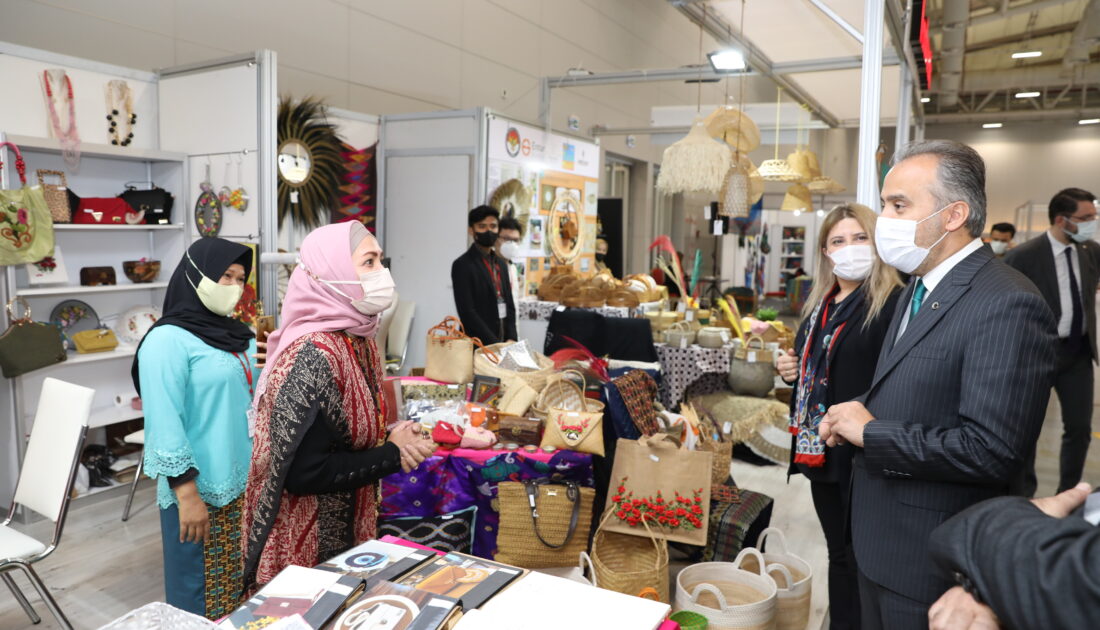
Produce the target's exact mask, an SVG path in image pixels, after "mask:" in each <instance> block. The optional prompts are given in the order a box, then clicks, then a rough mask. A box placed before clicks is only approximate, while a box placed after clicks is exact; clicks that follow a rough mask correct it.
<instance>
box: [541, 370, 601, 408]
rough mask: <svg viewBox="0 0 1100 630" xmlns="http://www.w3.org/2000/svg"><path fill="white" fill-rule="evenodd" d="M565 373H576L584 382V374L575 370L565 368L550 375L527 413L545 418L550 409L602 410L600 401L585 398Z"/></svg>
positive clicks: (582, 392)
mask: <svg viewBox="0 0 1100 630" xmlns="http://www.w3.org/2000/svg"><path fill="white" fill-rule="evenodd" d="M567 374H573V375H576V376H578V377H580V379H581V382H582V383H583V382H584V375H583V374H581V373H580V372H578V371H576V370H565V371H563V372H559V373H557V374H554V375H553V376H551V377H550V378H549V379H548V380H547V383H546V386H545V387H543V388H542V391H540V392H539V397H538V398H536V399H535V402H534V404H532V405H531V409H530V410H529V414H530V416H531V417H532V418H538V419H540V420H545V419H546V418H547V417H548V416H549V415H550V410H551V409H562V410H565V411H589V412H592V413H596V412H598V411H603V410H604V404H603V403H602V402H600V401H598V400H593V399H590V398H586V397H585V395H584V390H583V389H581V387H580V386H578V385H577V384H576V383H574V382H573V381H572V380H570V379H568V378H566V375H567Z"/></svg>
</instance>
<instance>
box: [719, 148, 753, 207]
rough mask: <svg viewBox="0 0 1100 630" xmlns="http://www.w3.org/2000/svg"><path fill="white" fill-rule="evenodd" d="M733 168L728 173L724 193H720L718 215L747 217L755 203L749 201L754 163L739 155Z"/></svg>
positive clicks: (723, 188)
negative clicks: (751, 170)
mask: <svg viewBox="0 0 1100 630" xmlns="http://www.w3.org/2000/svg"><path fill="white" fill-rule="evenodd" d="M737 158H738V159H736V160H734V164H733V166H732V167H731V168H730V170H729V172H728V173H726V181H725V183H724V184H722V191H721V192H720V193H718V215H719V216H723V217H747V216H749V210H750V209H751V206H752V204H753V202H751V201H749V197H750V195H751V190H750V189H751V188H752V182H751V180H750V179H749V172H750V171H749V167H751V166H752V162H749V160H748V158H746V157H744V156H742V155H740V154H739V155H738V156H737Z"/></svg>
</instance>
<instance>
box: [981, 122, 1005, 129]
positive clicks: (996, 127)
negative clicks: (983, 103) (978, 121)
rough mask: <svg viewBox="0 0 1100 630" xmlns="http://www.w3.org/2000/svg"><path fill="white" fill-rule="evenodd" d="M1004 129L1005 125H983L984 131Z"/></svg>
mask: <svg viewBox="0 0 1100 630" xmlns="http://www.w3.org/2000/svg"><path fill="white" fill-rule="evenodd" d="M1001 127H1004V123H985V124H984V125H982V129H1000V128H1001Z"/></svg>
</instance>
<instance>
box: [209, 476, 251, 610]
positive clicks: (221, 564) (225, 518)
mask: <svg viewBox="0 0 1100 630" xmlns="http://www.w3.org/2000/svg"><path fill="white" fill-rule="evenodd" d="M243 503H244V498H243V497H237V498H236V499H234V500H233V501H231V502H230V503H229V504H228V505H226V506H224V507H220V508H215V507H211V508H210V537H209V538H208V539H207V541H206V544H205V546H204V548H203V563H204V566H205V574H206V616H207V617H208V618H210V619H220V618H222V617H224V616H226V615H228V614H229V613H231V612H233V610H234V609H236V608H237V604H239V603H240V595H241V588H242V586H243V584H242V583H241V569H242V566H243V565H242V563H241V506H242V504H243Z"/></svg>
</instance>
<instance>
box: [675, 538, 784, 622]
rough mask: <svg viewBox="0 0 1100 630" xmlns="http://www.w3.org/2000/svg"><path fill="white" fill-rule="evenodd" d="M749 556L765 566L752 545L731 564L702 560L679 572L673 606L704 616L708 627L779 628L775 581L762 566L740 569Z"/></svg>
mask: <svg viewBox="0 0 1100 630" xmlns="http://www.w3.org/2000/svg"><path fill="white" fill-rule="evenodd" d="M746 556H754V557H755V559H756V562H757V565H758V566H761V567H763V565H764V558H763V557H762V556H761V555H760V552H759V551H757V550H756V549H752V548H749V549H742V550H741V553H739V554H738V555H737V559H736V560H734V561H733V562H732V563H731V562H701V563H699V564H693V565H691V566H689V567H687V568H685V569H684V570H683V571H680V575H678V576H677V577H676V601H675V602H674V603H673V608H674V609H675V610H688V611H691V612H695V613H699V614H701V615H703V616H704V617H706V618H707V620H708V622H709V623H708V625H707V628H708V629H709V630H776V626H775V622H776V614H777V611H778V603H777V600H776V596H777V592H778V589H777V588H776V586H775V581H774V580H772V578H770V577H768V574H766V573H764V571H763V569H761V570H759V571H748V570H745V569H742V568H740V567H741V561H742V559H743V558H745V557H746Z"/></svg>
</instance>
